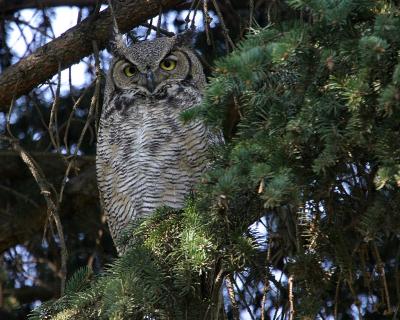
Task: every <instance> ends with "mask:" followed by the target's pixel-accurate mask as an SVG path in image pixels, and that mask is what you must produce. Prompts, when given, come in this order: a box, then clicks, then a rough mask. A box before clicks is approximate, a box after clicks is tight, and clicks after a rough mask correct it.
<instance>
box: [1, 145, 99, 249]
mask: <svg viewBox="0 0 400 320" xmlns="http://www.w3.org/2000/svg"><path fill="white" fill-rule="evenodd" d="M32 156H33V157H34V158H35V160H36V161H37V163H38V164H39V166H40V167H41V168H42V169H43V171H44V174H45V176H46V178H48V179H49V181H50V182H51V183H53V184H54V185H55V186H57V184H59V183H60V182H61V181H62V179H63V174H64V171H65V168H66V166H67V164H66V162H65V161H64V160H63V159H62V157H61V156H59V155H57V154H53V153H33V154H32ZM94 162H95V160H94V157H80V158H77V159H76V161H75V170H74V171H75V172H76V173H78V172H79V174H78V175H76V176H72V177H71V178H70V180H69V181H68V183H67V185H66V189H65V193H64V198H63V202H62V205H61V215H66V214H75V213H79V212H83V211H85V212H86V211H87V210H86V207H87V206H88V202H90V203H92V207H93V206H95V205H96V204H97V203H98V201H99V200H98V192H97V184H96V175H95V168H94ZM0 177H1V179H0V191H1V193H0V199H1V200H0V202H1V204H2V205H1V206H0V253H1V252H3V251H4V250H6V249H8V248H10V247H12V246H14V245H16V244H23V243H24V242H25V241H27V240H30V239H31V238H32V237H33V236H41V234H42V230H43V226H44V223H45V220H46V212H47V208H46V204H45V202H44V201H43V196H42V195H41V194H40V192H39V188H38V187H37V185H35V183H34V181H33V179H32V175H31V173H30V172H29V170H28V169H27V168H26V165H25V164H24V163H23V162H22V160H21V159H20V157H19V155H18V154H17V153H15V152H11V151H0ZM90 212H95V210H91V211H90Z"/></svg>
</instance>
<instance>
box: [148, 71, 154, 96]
mask: <svg viewBox="0 0 400 320" xmlns="http://www.w3.org/2000/svg"><path fill="white" fill-rule="evenodd" d="M146 87H147V89H148V90H149V91H150V92H153V91H154V89H155V87H156V83H155V80H154V73H153V71H151V70H148V71H147V73H146Z"/></svg>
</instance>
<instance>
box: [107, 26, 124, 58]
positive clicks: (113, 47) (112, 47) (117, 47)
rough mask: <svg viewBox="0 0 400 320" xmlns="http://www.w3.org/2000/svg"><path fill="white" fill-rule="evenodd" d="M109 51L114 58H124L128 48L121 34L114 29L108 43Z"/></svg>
mask: <svg viewBox="0 0 400 320" xmlns="http://www.w3.org/2000/svg"><path fill="white" fill-rule="evenodd" d="M107 49H108V50H109V51H110V52H111V53H112V54H113V56H114V57H123V56H125V52H126V49H127V46H126V44H125V42H124V38H123V36H122V34H121V33H119V32H118V30H117V29H116V28H115V27H114V28H113V30H112V36H111V40H110V41H109V42H108V46H107Z"/></svg>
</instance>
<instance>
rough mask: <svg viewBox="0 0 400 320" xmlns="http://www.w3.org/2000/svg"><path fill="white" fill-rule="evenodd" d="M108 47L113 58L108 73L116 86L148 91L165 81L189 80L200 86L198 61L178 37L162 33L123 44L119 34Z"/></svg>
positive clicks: (160, 85)
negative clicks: (147, 39) (149, 38)
mask: <svg viewBox="0 0 400 320" xmlns="http://www.w3.org/2000/svg"><path fill="white" fill-rule="evenodd" d="M117 41H118V42H115V45H114V46H113V47H112V51H113V55H114V59H113V61H112V63H111V66H110V70H109V74H110V76H111V79H110V80H111V82H112V84H113V86H114V87H115V88H116V89H119V90H131V89H136V90H140V91H141V92H142V93H144V94H146V95H152V94H154V93H156V92H158V91H159V90H160V89H162V88H163V87H164V86H165V85H167V84H171V83H179V82H182V81H192V82H193V84H194V85H195V86H196V87H198V88H199V89H201V88H202V87H203V86H204V84H205V78H204V73H203V70H202V66H201V63H200V61H199V59H198V58H197V56H196V55H195V54H194V52H193V50H191V49H190V48H189V47H187V46H185V45H184V44H183V43H182V41H181V39H180V38H179V37H177V36H175V37H162V38H157V39H154V40H150V41H143V42H139V43H135V44H133V45H132V46H129V47H127V46H125V44H124V43H123V42H122V38H119V39H118V38H117Z"/></svg>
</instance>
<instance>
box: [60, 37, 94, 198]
mask: <svg viewBox="0 0 400 320" xmlns="http://www.w3.org/2000/svg"><path fill="white" fill-rule="evenodd" d="M92 45H93V52H94V57H95V64H96V82H95V83H96V84H95V89H94V93H93V97H92V101H91V103H90V107H89V112H88V116H87V119H86V123H85V125H84V127H83V129H82V131H81V135H80V136H79V140H78V143H77V145H76V148H75V150H74V154H73V155H72V158H71V159H70V161H69V163H68V167H67V170H66V171H65V175H64V179H63V181H62V184H61V189H60V195H59V198H58V202H59V203H61V202H62V199H63V193H64V189H65V185H66V183H67V181H68V176H69V172H70V171H71V169H72V166H73V164H74V160H75V158H76V156H77V155H78V151H79V148H80V146H81V144H82V141H83V138H84V136H85V133H86V131H87V129H88V128H89V126H90V123H91V122H92V120H93V117H94V113H95V109H96V106H97V104H98V101H99V96H100V83H101V70H100V61H99V49H98V46H97V43H96V41H93V43H92Z"/></svg>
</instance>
